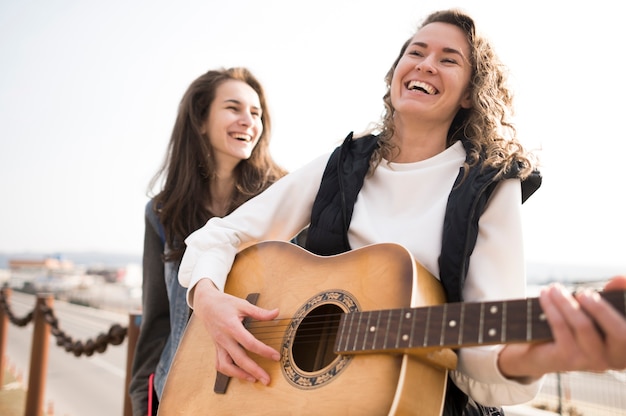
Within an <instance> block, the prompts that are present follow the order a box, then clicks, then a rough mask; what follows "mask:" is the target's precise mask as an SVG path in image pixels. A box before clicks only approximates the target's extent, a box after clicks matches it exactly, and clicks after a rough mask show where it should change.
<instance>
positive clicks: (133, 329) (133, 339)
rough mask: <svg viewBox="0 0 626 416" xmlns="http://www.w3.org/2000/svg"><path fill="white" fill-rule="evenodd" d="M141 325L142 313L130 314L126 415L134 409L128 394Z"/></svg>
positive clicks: (125, 387)
mask: <svg viewBox="0 0 626 416" xmlns="http://www.w3.org/2000/svg"><path fill="white" fill-rule="evenodd" d="M140 326H141V313H130V314H128V332H127V333H126V336H127V340H128V351H127V353H126V383H124V416H132V414H133V409H132V406H131V402H130V395H129V394H128V387H129V385H130V378H131V372H132V366H133V358H134V357H135V345H136V344H137V338H138V337H139V328H140Z"/></svg>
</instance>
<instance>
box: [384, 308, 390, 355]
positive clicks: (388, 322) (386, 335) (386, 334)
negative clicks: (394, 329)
mask: <svg viewBox="0 0 626 416" xmlns="http://www.w3.org/2000/svg"><path fill="white" fill-rule="evenodd" d="M385 312H387V327H386V328H385V342H384V343H383V348H384V349H387V348H389V347H388V345H387V341H388V340H389V327H390V326H391V311H385Z"/></svg>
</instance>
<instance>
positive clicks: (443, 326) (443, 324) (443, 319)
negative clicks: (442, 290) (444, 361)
mask: <svg viewBox="0 0 626 416" xmlns="http://www.w3.org/2000/svg"><path fill="white" fill-rule="evenodd" d="M442 309H443V316H442V317H441V335H440V336H439V345H440V346H441V345H444V344H443V343H444V335H445V333H446V315H447V314H448V304H447V303H444V304H443V308H442Z"/></svg>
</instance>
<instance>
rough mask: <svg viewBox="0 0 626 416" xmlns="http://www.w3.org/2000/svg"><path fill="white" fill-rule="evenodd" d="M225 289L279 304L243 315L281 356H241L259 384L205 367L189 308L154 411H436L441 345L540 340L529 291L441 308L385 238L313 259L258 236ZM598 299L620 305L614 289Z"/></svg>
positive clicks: (623, 299)
mask: <svg viewBox="0 0 626 416" xmlns="http://www.w3.org/2000/svg"><path fill="white" fill-rule="evenodd" d="M225 291H226V292H227V293H230V294H232V295H234V296H238V297H241V298H246V299H248V300H249V301H250V302H252V303H255V304H257V305H258V306H260V307H263V308H268V309H273V308H279V309H280V316H279V317H278V318H277V319H275V320H272V321H269V322H266V321H247V320H245V321H244V324H245V325H246V327H247V328H248V330H249V331H250V332H251V333H252V334H253V335H254V336H255V337H256V338H258V339H259V340H261V341H263V342H264V343H266V344H268V345H270V346H271V347H273V348H275V349H276V350H278V351H280V353H281V359H280V361H278V362H274V361H270V360H266V359H264V358H261V357H259V356H255V355H253V354H252V357H253V358H254V359H255V361H256V362H257V363H258V364H259V365H260V366H261V367H263V368H264V369H265V370H266V371H267V372H268V374H269V375H270V377H271V382H270V384H269V385H268V386H264V385H262V384H261V383H250V382H247V381H242V380H239V379H232V380H231V379H230V378H229V377H226V376H224V375H223V374H220V373H218V372H216V370H215V346H214V344H213V341H212V340H211V338H210V337H209V335H208V334H207V332H206V330H205V329H204V327H203V326H202V323H201V321H200V320H199V319H197V318H196V317H195V316H194V315H193V314H192V316H191V318H190V321H189V324H188V326H187V328H186V330H185V334H184V336H183V339H182V340H181V344H180V346H179V348H178V351H177V353H176V356H175V358H174V361H173V363H172V367H171V369H170V372H169V375H168V379H167V382H166V384H165V388H164V392H163V396H162V400H161V403H160V405H159V412H158V414H159V415H160V416H171V415H185V416H191V415H193V416H196V415H219V416H224V415H237V416H240V415H273V416H276V415H355V416H357V415H358V416H363V415H376V416H378V415H386V414H391V415H425V416H433V415H439V414H441V412H442V407H443V400H444V396H445V390H446V382H447V371H448V370H450V369H454V368H455V366H456V354H455V353H454V352H453V351H452V350H451V348H458V347H462V346H463V347H465V346H477V345H489V344H503V343H514V342H541V341H547V340H550V339H551V332H550V328H549V326H548V324H547V321H546V320H545V317H544V316H543V314H542V311H541V308H540V307H539V303H538V299H537V298H528V299H514V300H506V301H489V302H459V303H444V301H445V296H444V292H443V290H442V288H441V286H440V283H439V281H438V280H437V279H435V278H434V277H433V276H432V275H431V274H430V273H429V272H428V271H427V270H426V269H424V267H422V266H421V265H420V264H419V263H418V262H416V261H415V260H414V258H413V256H412V255H411V253H410V252H409V251H407V250H406V249H405V248H404V247H402V246H400V245H397V244H391V243H389V244H387V243H385V244H375V245H371V246H367V247H363V248H360V249H356V250H352V251H349V252H347V253H343V254H339V255H336V256H328V257H321V256H316V255H313V254H311V253H309V252H308V251H306V250H304V249H302V248H300V247H299V246H296V245H293V244H290V243H285V242H276V241H269V242H263V243H260V244H257V245H254V246H251V247H249V248H247V249H245V250H243V251H242V252H240V253H239V254H238V255H237V257H236V258H235V262H234V264H233V267H232V269H231V272H230V274H229V276H228V280H227V283H226V288H225ZM602 296H603V297H605V298H606V299H608V300H609V301H610V302H611V303H612V304H613V305H614V306H615V307H616V308H617V309H618V310H620V311H622V313H623V312H624V310H625V309H626V308H625V305H626V291H614V292H605V293H602Z"/></svg>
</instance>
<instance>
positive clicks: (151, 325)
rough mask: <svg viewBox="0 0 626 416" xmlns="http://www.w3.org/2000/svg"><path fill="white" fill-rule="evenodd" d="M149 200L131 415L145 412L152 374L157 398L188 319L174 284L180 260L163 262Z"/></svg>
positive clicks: (162, 239) (160, 239) (183, 298)
mask: <svg viewBox="0 0 626 416" xmlns="http://www.w3.org/2000/svg"><path fill="white" fill-rule="evenodd" d="M152 207H153V202H152V201H150V202H148V203H147V205H146V209H145V223H146V228H145V237H144V253H143V286H142V290H143V294H142V304H143V311H142V322H141V329H140V332H139V337H138V339H137V345H136V348H135V357H134V360H133V364H132V370H131V372H132V377H131V381H130V386H129V394H130V397H131V403H132V408H133V415H141V416H145V415H146V414H147V411H148V396H149V394H151V392H150V391H149V378H150V375H151V374H153V373H154V390H155V392H156V395H157V398H158V399H160V398H161V393H162V392H163V387H164V386H165V379H166V377H167V373H168V371H169V368H170V364H171V363H172V360H173V358H174V354H175V353H176V349H177V347H178V344H179V343H180V340H181V338H182V335H183V332H184V330H185V326H186V325H187V321H188V318H189V314H190V311H189V307H188V305H187V300H186V288H184V287H182V286H181V285H180V284H179V283H178V268H179V266H180V262H178V261H169V262H163V254H164V253H167V252H168V251H169V247H168V245H167V243H166V242H165V234H164V232H163V227H162V225H161V223H160V222H159V219H158V217H157V215H156V213H155V212H154V209H153V208H152Z"/></svg>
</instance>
